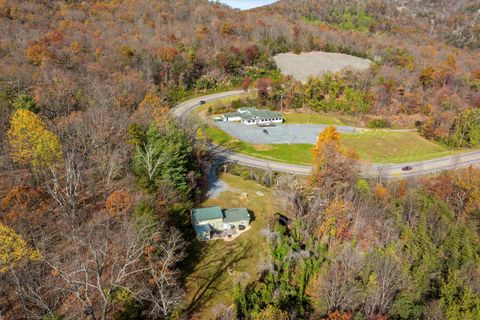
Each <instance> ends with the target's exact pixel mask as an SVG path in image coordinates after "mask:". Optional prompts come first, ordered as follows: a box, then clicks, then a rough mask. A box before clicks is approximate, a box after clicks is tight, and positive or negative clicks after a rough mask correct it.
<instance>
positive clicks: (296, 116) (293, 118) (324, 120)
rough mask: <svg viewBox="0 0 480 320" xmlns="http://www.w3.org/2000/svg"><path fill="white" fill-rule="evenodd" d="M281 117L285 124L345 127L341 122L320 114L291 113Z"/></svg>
mask: <svg viewBox="0 0 480 320" xmlns="http://www.w3.org/2000/svg"><path fill="white" fill-rule="evenodd" d="M283 117H284V119H285V121H286V122H287V123H311V124H334V125H337V126H343V125H346V124H345V122H343V121H342V120H340V119H338V118H336V117H334V116H330V115H327V114H320V113H314V112H312V113H310V114H309V113H305V112H292V113H284V114H283Z"/></svg>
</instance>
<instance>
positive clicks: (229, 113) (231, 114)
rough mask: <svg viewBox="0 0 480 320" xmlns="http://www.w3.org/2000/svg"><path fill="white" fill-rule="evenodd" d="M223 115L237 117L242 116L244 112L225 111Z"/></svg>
mask: <svg viewBox="0 0 480 320" xmlns="http://www.w3.org/2000/svg"><path fill="white" fill-rule="evenodd" d="M223 116H224V117H226V118H236V117H242V116H243V114H242V113H240V112H228V113H224V114H223Z"/></svg>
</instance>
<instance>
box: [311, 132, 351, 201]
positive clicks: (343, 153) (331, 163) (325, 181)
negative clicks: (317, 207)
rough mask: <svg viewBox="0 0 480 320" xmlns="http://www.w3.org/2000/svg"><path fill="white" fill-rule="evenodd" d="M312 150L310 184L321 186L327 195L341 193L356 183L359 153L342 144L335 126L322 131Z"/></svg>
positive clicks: (321, 189) (316, 186)
mask: <svg viewBox="0 0 480 320" xmlns="http://www.w3.org/2000/svg"><path fill="white" fill-rule="evenodd" d="M312 152H313V171H312V175H311V176H310V186H312V187H314V188H319V189H320V191H322V192H323V193H324V194H325V195H335V194H336V195H339V194H342V192H344V191H345V190H346V189H347V188H349V187H351V186H353V185H355V181H356V179H357V176H358V155H357V154H356V153H355V152H353V151H349V150H346V149H345V148H344V147H343V146H342V145H341V144H340V134H339V133H338V131H337V129H336V128H335V127H334V126H329V127H327V128H325V129H324V130H323V131H322V132H321V133H320V135H319V136H318V138H317V143H316V145H315V147H314V148H313V149H312Z"/></svg>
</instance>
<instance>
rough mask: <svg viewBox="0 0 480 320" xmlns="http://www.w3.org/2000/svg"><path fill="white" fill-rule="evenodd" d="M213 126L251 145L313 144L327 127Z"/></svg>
mask: <svg viewBox="0 0 480 320" xmlns="http://www.w3.org/2000/svg"><path fill="white" fill-rule="evenodd" d="M215 125H217V126H218V127H219V128H220V129H222V130H223V131H225V132H226V133H228V134H229V135H231V136H232V137H235V138H237V139H239V140H242V141H245V142H248V143H251V144H299V143H306V144H315V143H316V141H317V136H318V134H319V133H320V132H322V131H323V129H325V127H327V126H326V125H321V124H280V125H276V126H274V127H259V126H256V125H251V126H247V125H244V124H241V123H235V122H215ZM336 127H337V130H338V131H339V132H341V133H355V132H356V130H357V129H356V128H353V127H346V126H336ZM264 130H266V132H264Z"/></svg>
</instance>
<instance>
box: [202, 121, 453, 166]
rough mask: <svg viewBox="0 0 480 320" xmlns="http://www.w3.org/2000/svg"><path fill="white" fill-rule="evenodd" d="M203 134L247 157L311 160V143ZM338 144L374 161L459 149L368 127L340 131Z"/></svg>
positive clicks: (405, 133)
mask: <svg viewBox="0 0 480 320" xmlns="http://www.w3.org/2000/svg"><path fill="white" fill-rule="evenodd" d="M206 133H207V136H208V137H209V138H210V139H211V140H212V141H213V142H214V143H215V144H218V145H221V146H224V147H227V148H230V149H232V150H234V151H236V152H239V153H243V154H246V155H249V156H253V157H257V158H261V159H266V160H273V161H278V162H285V163H291V164H300V165H309V164H311V161H312V152H311V148H312V145H309V144H292V145H288V144H272V145H253V144H248V143H246V142H243V141H239V140H237V139H235V138H233V137H231V136H230V135H228V134H227V133H225V132H224V131H222V130H221V129H219V128H217V127H209V128H207V129H206ZM341 143H342V144H343V145H344V146H345V147H347V148H349V149H353V150H355V151H357V152H358V154H359V156H360V159H362V160H364V161H368V162H375V163H404V162H414V161H422V160H429V159H434V158H439V157H443V156H448V155H451V154H454V153H458V152H459V151H456V150H451V149H448V148H447V147H444V146H442V145H439V144H437V143H434V142H431V141H428V140H427V139H425V138H423V137H421V136H420V135H419V134H418V133H417V132H414V131H384V130H372V131H365V132H361V133H357V134H342V137H341Z"/></svg>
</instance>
